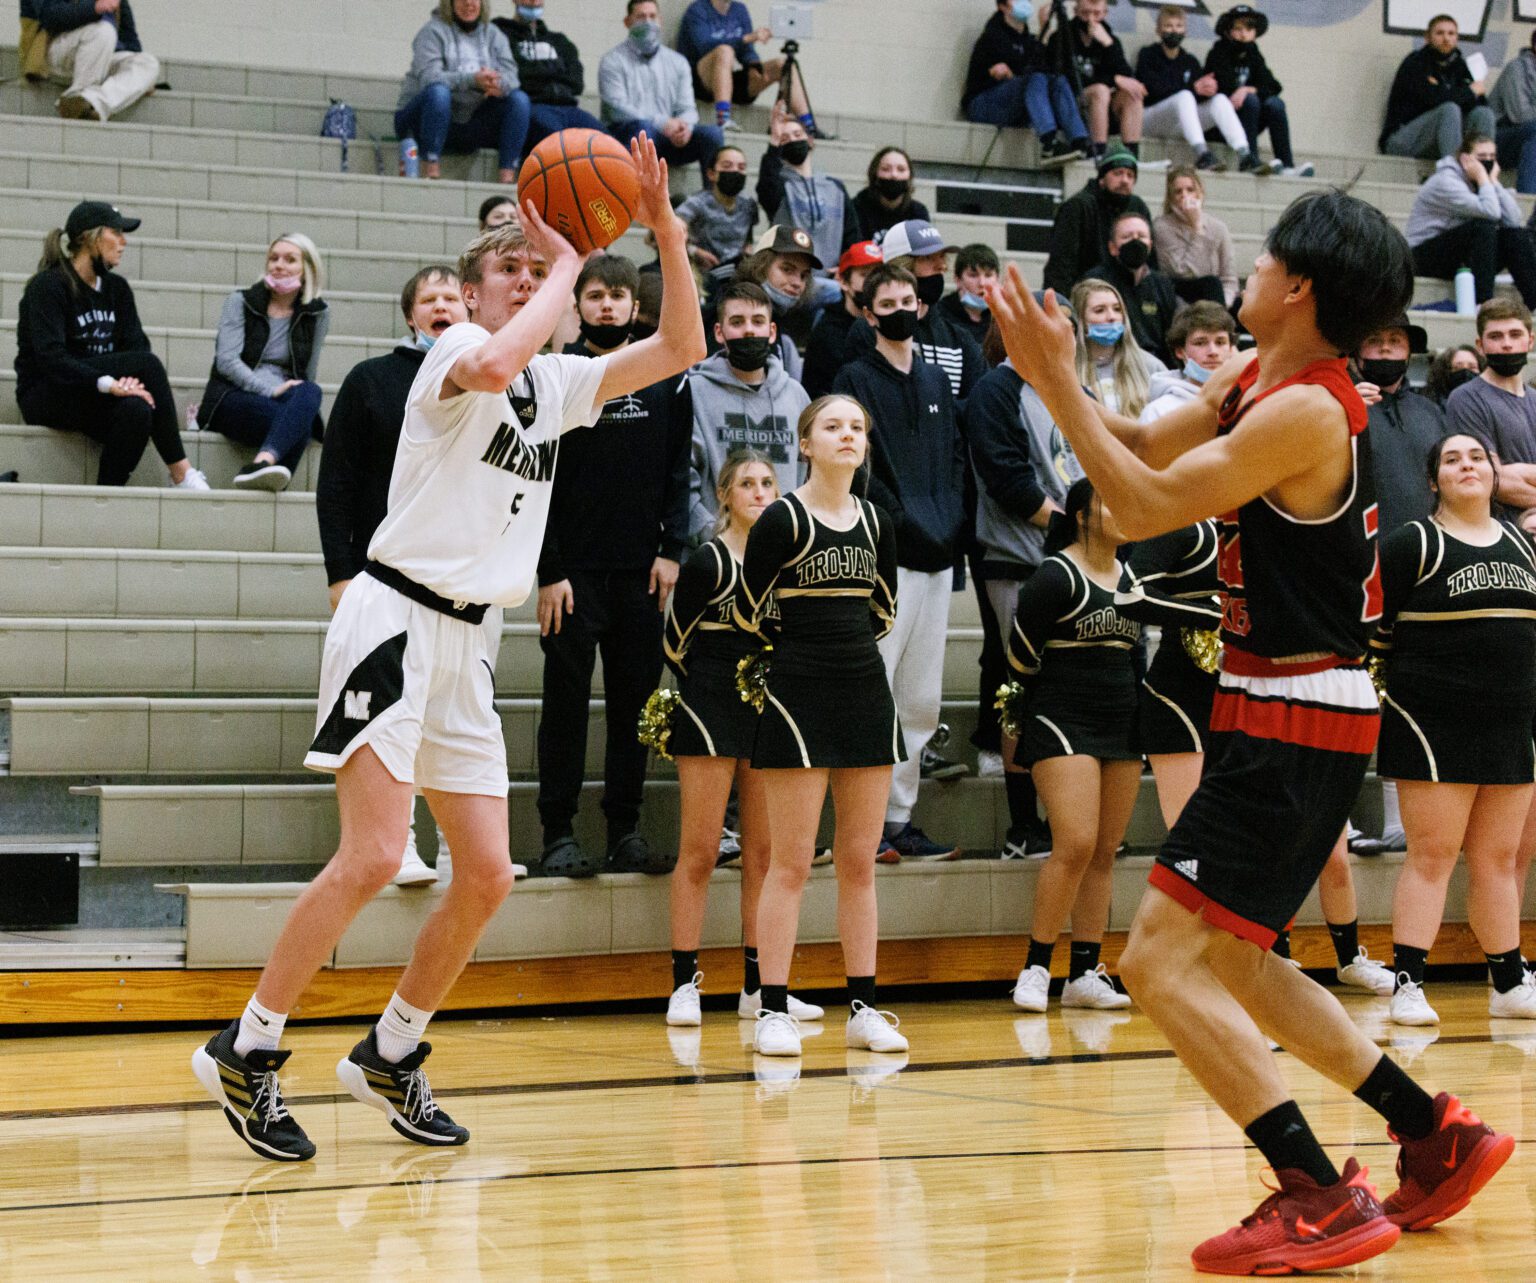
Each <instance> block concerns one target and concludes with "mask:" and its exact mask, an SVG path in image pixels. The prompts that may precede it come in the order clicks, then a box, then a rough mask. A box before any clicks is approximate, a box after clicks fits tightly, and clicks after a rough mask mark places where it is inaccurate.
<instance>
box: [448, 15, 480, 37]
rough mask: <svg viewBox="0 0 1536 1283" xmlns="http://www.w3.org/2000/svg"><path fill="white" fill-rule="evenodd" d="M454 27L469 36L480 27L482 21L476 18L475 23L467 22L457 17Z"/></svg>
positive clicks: (454, 20)
mask: <svg viewBox="0 0 1536 1283" xmlns="http://www.w3.org/2000/svg"><path fill="white" fill-rule="evenodd" d="M453 25H454V26H456V27H457V28H458V29H459V30H460V31H462V32H463V33H464V34H465V35H466V36H467V35H468V34H469V33H470V32H471V31H473V30H474V29H475V28H476V27H478V26H479V25H480V19H479V18H476V19H475V20H474V21H473V22H465V21H464V19H463V18H460V17H458V16H457V15H455V16H454V19H453Z"/></svg>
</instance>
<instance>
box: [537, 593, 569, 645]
mask: <svg viewBox="0 0 1536 1283" xmlns="http://www.w3.org/2000/svg"><path fill="white" fill-rule="evenodd" d="M575 609H576V596H575V594H574V593H572V592H571V581H570V580H569V579H562V580H561V581H560V582H559V583H557V584H546V585H545V586H544V587H543V588H540V589H539V636H541V637H548V636H549V635H550V633H551V632H555V633H558V632H559V631H560V625H561V624H562V623H563V622H565V617H566V616H567V615H569V614H570V613H571V612H572V611H574V610H575Z"/></svg>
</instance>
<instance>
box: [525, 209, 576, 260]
mask: <svg viewBox="0 0 1536 1283" xmlns="http://www.w3.org/2000/svg"><path fill="white" fill-rule="evenodd" d="M518 217H519V219H520V221H521V222H522V224H523V239H524V240H526V241H527V242H528V248H529V249H531V250H532V251H533V252H534V253H535V254H537V255H538V256H539V257H540V258H542V259H543V260H544V261H545V262H546V263H548V264H549V266H550V267H551V269H553V267H554V266H555V263H556V262H558V261H559V260H561V259H564V258H570V259H572V260H574V261H575V262H576V263H577V264H580V262H581V255H580V254H578V253H577V252H576V249H575V247H574V246H573V245H572V244H571V243H570V241H568V240H566V239H565V237H563V236H562V235H560V233H559V232H557V231H556V230H555V229H554V228H553V227H551V226H550V225H549V224H548V223H546V222H545V221H544V220H543V219H542V218H540V217H539V211H538V210H536V209H535V208H534V207H533V202H532V201H531V200H530V201H524V202H523V204H522V207H521V208H520V209H519V210H518Z"/></svg>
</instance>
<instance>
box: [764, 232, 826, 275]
mask: <svg viewBox="0 0 1536 1283" xmlns="http://www.w3.org/2000/svg"><path fill="white" fill-rule="evenodd" d="M765 249H771V250H772V251H773V252H774V253H775V254H800V255H802V256H804V257H805V258H808V259H810V260H811V266H812V267H820V266H821V265H822V263H821V260H820V259H819V258H817V257H816V249H815V247H814V246H813V245H812V244H811V235H810V233H809V232H807V231H804V230H802V229H801V228H798V227H790V226H788V225H787V224H784V223H775V224H774V225H773V226H772V227H770V228H769V229H768V230H767V231H766V232H764V233H763V234H762V235H761V236H759V237H758V238H757V241H756V242H755V243H754V244H753V246H752V252H753V253H754V254H760V253H762V252H763V251H764V250H765Z"/></svg>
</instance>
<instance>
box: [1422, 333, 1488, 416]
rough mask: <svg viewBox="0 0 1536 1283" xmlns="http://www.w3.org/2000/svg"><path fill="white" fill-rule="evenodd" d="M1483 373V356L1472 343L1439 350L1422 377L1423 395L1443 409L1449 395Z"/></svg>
mask: <svg viewBox="0 0 1536 1283" xmlns="http://www.w3.org/2000/svg"><path fill="white" fill-rule="evenodd" d="M1482 372H1483V354H1482V353H1481V352H1479V351H1478V350H1477V345H1476V344H1474V343H1459V344H1457V345H1456V346H1455V347H1447V348H1441V349H1440V351H1438V352H1436V353H1435V355H1434V358H1433V359H1432V360H1431V361H1430V363H1429V372H1428V373H1427V374H1426V375H1425V376H1424V395H1425V396H1427V397H1429V398H1430V400H1432V401H1434V403H1435V404H1436V405H1438V406H1441V407H1442V408H1443V407H1444V405H1445V403H1446V400H1447V399H1448V398H1449V397H1450V395H1451V393H1452V392H1454V391H1455V390H1456V389H1457V388H1459V387H1460V386H1461V385H1462V384H1463V383H1465V382H1467V381H1468V380H1469V379H1475V378H1476V377H1477V376H1478V375H1479V374H1481V373H1482Z"/></svg>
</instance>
